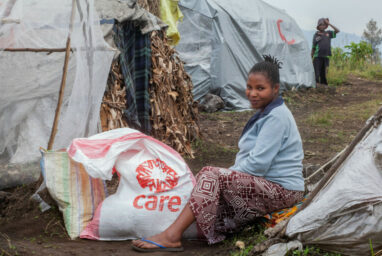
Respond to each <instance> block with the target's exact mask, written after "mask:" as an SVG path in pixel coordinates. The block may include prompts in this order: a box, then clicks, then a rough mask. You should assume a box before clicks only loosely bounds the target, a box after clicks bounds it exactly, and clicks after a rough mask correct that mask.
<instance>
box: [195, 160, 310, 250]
mask: <svg viewBox="0 0 382 256" xmlns="http://www.w3.org/2000/svg"><path fill="white" fill-rule="evenodd" d="M196 180H197V183H196V186H195V187H194V190H193V191H192V194H191V198H190V201H189V206H190V208H191V210H192V212H193V213H194V216H195V219H196V223H197V224H198V227H199V228H200V230H201V231H202V233H203V235H204V236H205V238H207V240H208V243H209V244H214V243H217V242H220V241H222V240H224V239H225V234H226V233H232V232H237V231H239V230H240V228H242V227H243V226H244V225H245V224H248V223H249V222H251V221H253V220H254V219H255V218H257V217H261V216H264V215H265V214H267V213H270V212H273V211H275V210H279V209H282V208H286V207H291V206H292V205H294V204H295V203H297V202H299V201H301V200H302V198H303V195H304V193H303V192H302V191H292V190H287V189H284V188H283V187H282V186H281V185H279V184H276V183H274V182H271V181H267V180H265V179H264V178H262V177H257V176H253V175H250V174H246V173H242V172H237V171H232V170H229V169H225V168H219V167H211V166H207V167H204V168H203V169H202V170H201V171H200V172H199V173H198V175H197V176H196Z"/></svg>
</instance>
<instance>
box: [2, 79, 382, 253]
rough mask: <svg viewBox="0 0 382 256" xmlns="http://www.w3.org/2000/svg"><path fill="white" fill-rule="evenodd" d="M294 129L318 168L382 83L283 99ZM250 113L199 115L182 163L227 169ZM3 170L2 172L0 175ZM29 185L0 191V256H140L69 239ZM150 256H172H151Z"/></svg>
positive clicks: (196, 247) (223, 248)
mask: <svg viewBox="0 0 382 256" xmlns="http://www.w3.org/2000/svg"><path fill="white" fill-rule="evenodd" d="M283 97H284V99H285V101H286V103H287V105H288V106H289V108H290V109H291V111H292V113H293V114H294V116H295V119H296V122H297V124H298V127H299V130H300V133H301V136H302V138H303V146H304V151H305V159H304V165H309V164H314V165H322V164H324V163H325V162H326V161H328V160H330V159H331V158H332V157H333V156H334V155H335V154H336V153H338V152H339V151H341V150H342V149H343V148H344V147H345V146H346V145H347V144H348V143H349V142H350V141H351V140H352V138H354V136H355V135H356V134H357V132H358V131H359V130H360V129H361V128H362V127H363V125H364V123H365V121H366V120H367V118H368V117H369V116H371V115H372V114H373V113H375V112H376V110H377V109H378V108H380V107H382V82H371V81H366V80H362V79H359V78H356V77H351V78H350V79H349V82H348V83H347V84H344V85H342V86H339V87H337V88H335V89H334V88H332V89H325V88H319V89H310V90H305V91H298V92H287V93H284V95H283ZM253 114H254V112H253V111H244V112H218V113H212V114H207V113H202V114H201V115H200V128H201V131H202V132H203V138H202V139H200V140H198V141H196V142H195V143H194V145H193V146H194V149H195V155H196V158H195V159H186V161H187V162H188V164H189V166H190V168H191V169H192V171H193V172H194V173H197V172H198V170H200V168H201V167H203V166H206V165H212V166H221V167H229V166H230V165H231V164H232V163H233V161H234V158H235V154H236V152H237V141H238V138H239V137H240V134H241V131H242V129H243V127H244V125H245V123H246V121H247V120H248V119H249V118H250V117H251V116H252V115H253ZM0 171H2V170H0ZM34 190H35V187H33V186H22V187H18V188H15V189H9V190H5V191H0V255H88V254H92V255H94V256H98V255H141V254H139V253H136V252H134V251H132V250H131V243H130V242H98V241H89V240H80V239H77V240H74V241H72V240H70V239H69V238H68V236H67V235H66V232H65V229H64V227H63V223H62V220H61V216H60V213H59V212H58V210H57V209H53V210H49V211H47V212H45V213H43V214H41V213H40V212H39V210H38V209H37V207H36V205H35V203H33V202H32V201H30V200H28V198H29V197H30V195H31V193H32V192H34ZM233 241H234V238H231V239H230V240H228V242H224V243H221V244H218V245H214V246H208V245H206V243H204V242H201V241H185V242H184V246H185V249H186V250H185V252H184V253H178V254H181V255H230V254H231V253H232V251H233ZM152 255H174V254H171V253H155V254H154V253H153V254H152Z"/></svg>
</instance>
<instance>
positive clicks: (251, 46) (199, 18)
mask: <svg viewBox="0 0 382 256" xmlns="http://www.w3.org/2000/svg"><path fill="white" fill-rule="evenodd" d="M179 5H180V7H181V11H182V13H183V15H184V19H183V22H181V23H180V24H179V26H178V29H179V31H180V34H181V40H180V43H179V45H178V46H177V47H176V49H177V50H178V52H179V54H180V56H181V58H182V59H183V60H184V61H185V62H186V71H187V72H188V73H189V74H190V75H191V78H192V81H193V84H194V90H193V93H194V98H195V99H196V100H199V99H201V98H202V97H203V96H204V95H206V94H207V93H208V92H211V93H213V94H217V95H219V96H220V97H222V98H223V100H224V101H225V104H226V109H246V108H250V105H249V102H248V101H247V100H245V99H246V97H245V87H246V79H247V73H248V71H249V70H250V68H251V67H252V66H253V64H254V63H257V62H259V61H261V60H262V55H264V54H271V55H272V56H275V57H277V58H278V59H279V60H281V61H282V62H283V67H282V69H281V70H280V74H281V87H282V89H291V88H293V87H296V88H301V87H313V86H314V85H315V81H314V71H313V66H312V62H311V57H310V49H309V47H308V43H307V42H306V40H305V37H304V34H303V32H302V31H301V30H300V28H299V27H298V25H297V24H296V22H295V21H294V20H293V19H292V18H291V17H290V16H289V15H287V14H286V13H285V12H284V11H282V10H279V9H277V8H274V7H272V6H271V5H269V4H266V3H264V2H263V1H261V0H237V1H235V2H232V1H229V0H219V1H217V0H200V1H199V0H198V1H196V0H181V1H180V2H179Z"/></svg>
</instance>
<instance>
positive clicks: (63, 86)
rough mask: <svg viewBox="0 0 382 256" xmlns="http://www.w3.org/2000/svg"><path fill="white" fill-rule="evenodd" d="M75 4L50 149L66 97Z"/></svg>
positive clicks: (73, 5)
mask: <svg viewBox="0 0 382 256" xmlns="http://www.w3.org/2000/svg"><path fill="white" fill-rule="evenodd" d="M75 6H76V0H72V13H71V16H70V24H69V34H68V39H67V40H66V51H65V61H64V67H63V72H62V79H61V86H60V93H59V96H58V102H57V108H56V113H55V115H54V121H53V126H52V131H51V134H50V138H49V142H48V150H51V149H52V148H53V143H54V138H55V136H56V133H57V126H58V120H59V118H60V111H61V105H62V100H63V98H64V90H65V85H66V76H67V73H68V64H69V55H70V48H71V47H70V35H71V33H72V30H73V22H74V13H75Z"/></svg>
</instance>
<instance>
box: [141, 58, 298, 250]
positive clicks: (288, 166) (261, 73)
mask: <svg viewBox="0 0 382 256" xmlns="http://www.w3.org/2000/svg"><path fill="white" fill-rule="evenodd" d="M264 58H265V61H263V62H260V63H257V64H255V65H254V66H253V67H252V69H251V70H250V72H249V75H248V80H247V89H246V95H247V98H248V100H249V101H250V103H251V105H252V107H253V108H254V109H258V112H257V113H256V114H255V115H254V116H253V117H252V118H251V119H250V120H249V121H248V123H247V124H246V126H245V127H244V129H243V132H242V135H241V137H240V139H239V152H238V153H237V155H236V160H235V164H234V165H233V166H231V167H230V168H229V169H226V168H219V167H211V166H208V167H204V168H203V169H202V170H201V171H200V172H199V173H198V175H197V176H196V180H197V183H196V185H195V187H194V189H193V191H192V193H191V196H190V200H189V202H188V204H187V205H186V206H185V207H184V209H183V210H182V212H181V213H180V215H179V216H178V218H177V219H176V220H175V222H174V223H172V224H171V225H170V226H169V227H168V228H167V229H166V230H165V231H163V232H162V233H160V234H157V235H154V236H151V237H148V238H147V239H145V238H142V239H139V240H134V241H133V248H134V250H137V251H141V252H152V251H161V250H163V251H182V250H183V247H182V245H181V238H182V234H183V232H184V231H185V230H186V229H187V227H189V226H190V225H191V224H192V223H193V222H194V221H196V224H197V225H198V227H199V229H200V230H201V232H202V233H203V235H204V237H205V238H206V239H207V240H208V243H209V244H214V243H217V242H220V241H222V240H224V239H225V234H226V233H232V232H236V231H239V230H240V229H241V228H242V227H243V226H244V225H245V224H248V223H250V222H251V221H253V220H254V219H255V218H257V217H260V216H264V215H265V214H266V213H270V212H273V211H275V210H278V209H282V208H285V207H291V206H292V205H293V204H295V203H297V202H299V201H300V200H302V198H303V193H304V192H303V191H304V179H303V176H302V159H303V156H304V154H303V150H302V142H301V137H300V134H299V131H298V129H297V125H296V122H295V120H294V118H293V116H292V113H291V112H290V111H289V109H288V108H287V106H286V105H285V104H284V101H283V99H282V98H281V97H280V96H279V88H280V77H279V68H280V63H279V62H278V61H277V60H276V59H275V58H272V57H270V56H264Z"/></svg>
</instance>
